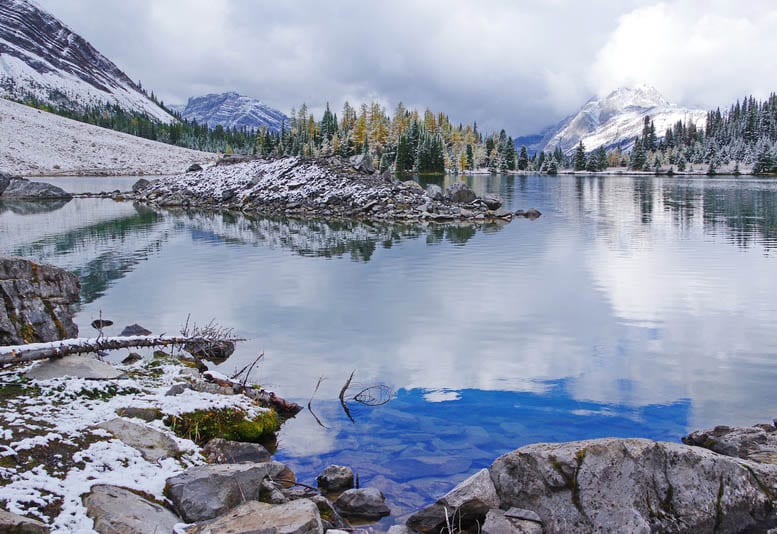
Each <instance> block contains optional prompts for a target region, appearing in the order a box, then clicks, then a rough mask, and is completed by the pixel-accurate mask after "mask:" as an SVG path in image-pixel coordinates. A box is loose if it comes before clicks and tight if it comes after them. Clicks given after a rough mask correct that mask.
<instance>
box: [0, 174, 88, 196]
mask: <svg viewBox="0 0 777 534" xmlns="http://www.w3.org/2000/svg"><path fill="white" fill-rule="evenodd" d="M3 198H39V199H50V198H73V195H71V194H70V193H68V192H67V191H65V190H64V189H62V188H61V187H57V186H56V185H51V184H47V183H45V182H30V181H29V180H27V179H25V178H14V179H13V180H11V182H10V183H9V184H8V186H7V187H6V188H5V191H3Z"/></svg>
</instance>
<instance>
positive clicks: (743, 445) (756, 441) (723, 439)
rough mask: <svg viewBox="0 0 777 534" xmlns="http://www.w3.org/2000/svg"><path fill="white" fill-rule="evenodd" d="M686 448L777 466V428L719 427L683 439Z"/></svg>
mask: <svg viewBox="0 0 777 534" xmlns="http://www.w3.org/2000/svg"><path fill="white" fill-rule="evenodd" d="M683 443H685V444H686V445H695V446H697V447H704V448H705V449H709V450H711V451H715V452H717V453H720V454H725V455H726V456H733V457H736V458H744V459H746V460H753V461H755V462H761V463H767V464H777V427H775V426H774V425H769V424H763V425H756V426H751V427H745V428H738V427H729V426H716V427H715V428H713V429H712V430H697V431H695V432H691V433H690V434H688V435H687V436H685V437H684V438H683Z"/></svg>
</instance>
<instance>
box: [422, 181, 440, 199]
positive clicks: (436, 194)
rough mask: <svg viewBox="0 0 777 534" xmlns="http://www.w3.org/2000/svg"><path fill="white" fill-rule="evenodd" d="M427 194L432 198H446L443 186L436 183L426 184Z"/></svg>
mask: <svg viewBox="0 0 777 534" xmlns="http://www.w3.org/2000/svg"><path fill="white" fill-rule="evenodd" d="M426 196H428V197H429V198H431V199H432V200H442V199H443V198H444V196H443V194H442V187H440V186H439V185H436V184H429V185H427V186H426Z"/></svg>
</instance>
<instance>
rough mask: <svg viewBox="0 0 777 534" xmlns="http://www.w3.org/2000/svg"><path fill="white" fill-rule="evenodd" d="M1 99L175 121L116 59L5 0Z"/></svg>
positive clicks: (33, 10)
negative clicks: (107, 106)
mask: <svg viewBox="0 0 777 534" xmlns="http://www.w3.org/2000/svg"><path fill="white" fill-rule="evenodd" d="M0 96H3V97H7V98H11V99H20V100H25V99H27V98H29V97H30V96H32V97H34V98H36V99H37V100H39V101H41V102H45V103H49V104H52V105H54V106H55V107H60V106H62V107H65V108H70V109H85V108H88V107H91V106H94V105H102V104H104V103H106V102H108V103H111V104H117V105H119V106H120V107H121V108H123V109H125V110H127V111H134V112H138V113H143V114H146V115H148V116H149V117H151V118H153V119H155V120H158V121H162V122H172V121H174V120H175V119H174V117H172V116H171V115H170V114H169V113H167V112H166V111H165V110H164V109H163V108H162V107H160V106H159V105H157V104H156V103H155V102H153V101H152V100H151V99H150V98H148V96H146V94H145V93H144V92H143V91H142V89H141V88H140V87H139V86H138V84H136V83H135V82H133V81H132V80H131V79H130V78H129V76H127V75H126V74H125V73H124V72H123V71H122V70H121V69H120V68H119V67H117V66H116V65H115V64H114V63H113V62H112V61H110V60H109V59H108V58H106V57H105V56H103V55H102V54H101V53H100V52H98V51H97V50H96V49H95V48H94V47H93V46H92V45H91V44H89V42H87V41H86V40H85V39H84V38H83V37H81V36H80V35H78V34H76V33H75V32H73V31H72V30H71V29H70V28H68V27H67V26H65V24H63V23H62V22H61V21H60V20H58V19H57V18H56V17H54V16H52V15H50V14H49V13H47V12H45V11H43V10H42V9H40V8H39V7H38V6H37V5H36V4H35V3H34V2H31V1H29V0H0Z"/></svg>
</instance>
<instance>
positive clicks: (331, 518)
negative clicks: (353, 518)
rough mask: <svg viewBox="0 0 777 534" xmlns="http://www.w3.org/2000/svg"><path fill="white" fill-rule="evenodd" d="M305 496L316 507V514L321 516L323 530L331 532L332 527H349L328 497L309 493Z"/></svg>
mask: <svg viewBox="0 0 777 534" xmlns="http://www.w3.org/2000/svg"><path fill="white" fill-rule="evenodd" d="M307 498H308V499H310V500H311V501H313V503H314V504H315V505H316V506H317V507H318V515H320V516H321V521H322V522H323V523H324V530H327V531H329V532H332V530H333V529H337V528H349V527H350V525H349V524H348V522H347V521H346V520H345V519H343V517H342V516H341V515H340V513H339V512H338V511H337V509H336V508H335V507H334V505H332V502H331V501H330V500H329V499H327V498H326V497H324V496H323V495H311V496H310V497H307Z"/></svg>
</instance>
